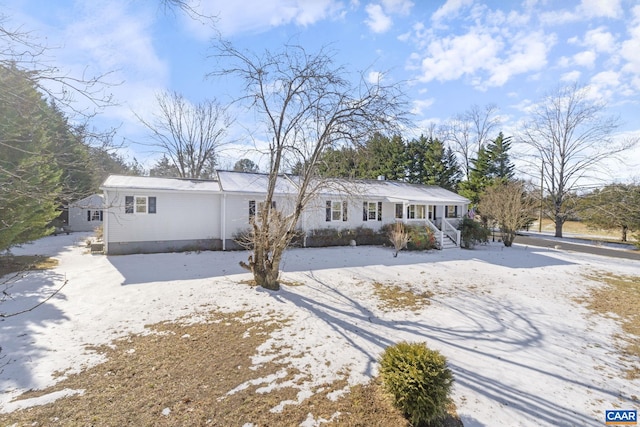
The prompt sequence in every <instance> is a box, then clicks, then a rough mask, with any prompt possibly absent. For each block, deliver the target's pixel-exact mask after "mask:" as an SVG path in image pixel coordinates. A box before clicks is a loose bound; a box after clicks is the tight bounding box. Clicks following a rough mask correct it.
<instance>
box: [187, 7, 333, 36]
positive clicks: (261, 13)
mask: <svg viewBox="0 0 640 427" xmlns="http://www.w3.org/2000/svg"><path fill="white" fill-rule="evenodd" d="M191 3H192V5H193V7H194V8H195V9H196V10H198V11H199V12H200V13H202V14H203V15H205V16H216V17H217V21H216V28H215V29H213V28H211V27H210V26H207V25H203V23H202V22H198V20H195V19H191V18H190V17H188V16H185V14H181V17H182V21H183V24H184V25H185V27H187V28H188V29H189V31H191V32H192V34H194V35H195V36H196V37H198V38H200V39H202V40H207V39H209V38H210V37H212V36H214V35H215V31H216V30H217V31H220V33H222V35H223V36H227V37H228V36H232V35H235V34H240V33H245V32H250V33H260V32H264V31H267V30H269V29H270V28H274V27H278V26H282V25H287V24H295V25H299V26H308V25H312V24H314V23H316V22H318V21H321V20H324V19H330V18H336V19H337V18H339V17H340V16H342V15H341V14H342V12H343V11H344V5H343V3H342V2H341V1H338V0H314V1H306V0H283V1H278V2H271V1H264V0H244V1H242V2H238V1H229V0H212V1H208V2H201V1H199V0H191Z"/></svg>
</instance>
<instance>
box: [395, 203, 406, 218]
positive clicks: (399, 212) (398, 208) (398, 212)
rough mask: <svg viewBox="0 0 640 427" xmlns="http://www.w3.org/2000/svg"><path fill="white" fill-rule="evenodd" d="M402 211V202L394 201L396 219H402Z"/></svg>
mask: <svg viewBox="0 0 640 427" xmlns="http://www.w3.org/2000/svg"><path fill="white" fill-rule="evenodd" d="M402 211H404V206H403V204H402V203H396V219H402Z"/></svg>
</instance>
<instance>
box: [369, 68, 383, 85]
mask: <svg viewBox="0 0 640 427" xmlns="http://www.w3.org/2000/svg"><path fill="white" fill-rule="evenodd" d="M382 77H383V74H382V73H381V72H380V71H370V72H369V74H368V75H367V82H369V83H371V84H378V83H380V82H381V81H382Z"/></svg>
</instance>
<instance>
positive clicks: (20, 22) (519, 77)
mask: <svg viewBox="0 0 640 427" xmlns="http://www.w3.org/2000/svg"><path fill="white" fill-rule="evenodd" d="M0 7H1V9H0V10H2V12H1V13H2V14H3V15H4V17H5V22H4V25H5V27H10V28H16V27H20V28H21V29H22V30H25V31H30V32H31V35H32V36H33V37H36V38H38V39H39V40H41V41H42V42H43V43H44V44H46V45H47V46H49V47H51V50H50V51H49V52H48V59H47V60H48V61H49V62H48V63H49V64H51V65H55V66H57V67H58V68H60V69H61V70H63V71H68V73H69V75H81V74H83V73H84V74H85V75H100V74H103V73H110V74H109V75H108V76H107V81H110V82H112V83H117V85H115V86H112V87H110V88H109V90H110V91H111V92H112V93H113V95H114V99H115V101H116V102H117V103H118V105H117V106H114V107H110V108H107V109H106V110H104V111H103V112H101V114H100V115H99V116H98V117H96V119H95V120H94V124H95V126H96V127H98V128H104V129H106V128H108V127H117V128H118V131H117V135H116V142H118V143H122V144H123V145H124V149H123V154H125V155H127V156H135V157H136V158H137V159H138V160H139V161H141V162H142V163H143V164H146V165H150V164H152V163H153V162H154V161H155V160H156V159H157V158H158V157H159V153H158V152H157V151H154V150H152V149H151V148H150V147H149V146H148V142H149V134H148V132H146V131H145V129H144V128H143V127H142V125H141V124H140V122H139V120H138V119H137V118H136V114H137V115H139V116H142V117H145V118H150V117H152V115H153V112H154V111H155V109H156V101H155V96H156V94H157V93H159V92H161V91H176V92H178V93H180V94H182V95H183V96H184V97H186V99H188V100H189V101H190V102H192V103H198V102H201V101H204V100H206V99H214V98H215V99H217V100H218V101H220V102H221V103H222V104H223V105H227V104H229V103H230V102H231V100H233V99H236V98H238V97H239V96H241V95H242V93H241V91H240V90H239V87H238V86H237V85H234V84H233V83H232V82H229V81H228V80H225V81H221V80H216V79H213V78H207V77H206V76H207V74H209V73H211V72H213V71H215V70H216V67H218V66H219V64H218V63H217V62H216V61H215V60H214V59H213V58H212V57H211V54H212V50H211V47H212V44H213V40H214V39H215V37H217V36H218V35H220V36H222V37H223V38H224V39H226V40H229V41H230V42H232V43H233V44H234V45H235V46H236V47H238V48H240V49H246V50H249V51H251V52H257V53H259V52H262V51H264V50H265V49H269V50H272V51H277V50H279V49H280V48H282V46H283V45H284V44H286V43H289V44H299V45H301V46H303V47H304V48H305V49H306V50H308V51H310V52H315V51H317V50H318V49H320V48H321V47H323V46H328V47H329V48H330V49H332V50H333V51H334V52H335V61H336V65H341V66H344V67H345V69H346V70H348V71H349V72H350V73H352V75H353V76H356V75H359V74H360V73H361V74H362V75H364V76H365V78H367V79H371V80H372V81H373V80H375V79H378V78H382V81H383V82H384V83H389V84H394V83H395V84H399V85H400V86H401V87H402V89H403V90H404V91H405V93H406V94H407V96H408V98H409V101H410V108H411V113H412V116H411V118H412V120H413V123H414V124H415V125H414V127H413V128H412V129H410V130H408V131H407V132H408V133H410V134H409V135H406V136H407V137H408V138H411V137H415V136H418V135H419V134H420V133H422V132H424V131H426V129H427V128H428V125H429V123H435V124H442V123H443V122H445V121H446V120H447V119H450V118H451V117H453V116H455V115H457V114H461V113H464V112H465V111H467V110H469V109H470V108H471V107H472V106H473V105H477V106H480V107H484V106H486V105H490V104H495V105H496V106H497V107H498V114H499V118H500V119H501V122H502V125H501V126H500V128H499V129H500V130H502V131H504V133H505V135H515V134H516V133H517V130H518V124H519V123H521V120H523V118H524V117H526V113H527V111H528V109H529V108H530V107H531V106H532V105H535V103H536V102H539V100H540V99H541V98H542V97H543V96H544V95H545V94H548V93H550V92H552V91H553V90H554V89H556V88H557V87H558V85H563V84H572V83H574V82H577V83H578V84H582V85H588V86H589V87H590V94H591V96H593V98H594V99H601V100H603V101H605V102H606V104H607V113H609V114H612V115H617V116H619V118H620V123H621V125H620V127H619V128H618V132H617V136H618V137H620V138H622V137H625V136H632V135H640V114H639V113H640V110H639V103H640V97H639V95H640V54H639V53H638V52H640V5H639V4H637V2H636V1H635V0H579V1H578V0H573V1H570V0H564V1H562V2H558V1H552V0H523V1H474V0H448V1H444V0H439V1H409V0H376V1H364V0H282V1H264V0H245V1H242V2H234V1H228V0H226V1H222V0H198V1H194V3H193V7H194V8H195V9H196V10H198V11H199V12H200V13H202V14H203V15H207V16H215V24H214V25H213V26H212V25H205V23H203V22H202V21H199V20H197V19H193V18H192V17H189V16H188V15H186V14H185V13H182V12H181V11H179V10H175V11H172V10H167V9H166V8H163V7H161V6H160V1H159V0H158V1H155V2H154V1H139V0H109V1H102V2H86V1H81V0H78V1H74V0H57V1H50V0H12V1H11V2H9V1H7V0H0ZM246 120H247V118H246V117H241V116H238V120H237V122H236V127H235V128H234V129H233V131H232V132H231V134H230V136H229V138H230V139H233V140H234V141H236V142H235V143H234V144H233V145H230V146H229V147H233V148H235V150H234V149H229V150H227V153H225V154H224V155H223V157H222V159H221V163H222V166H223V167H232V165H233V163H234V161H235V160H236V159H237V158H240V157H245V156H248V157H251V156H252V154H251V152H249V151H244V152H243V147H244V148H247V147H248V148H250V147H252V146H253V145H252V143H251V142H250V140H249V138H248V137H247V135H246V129H248V128H251V123H248V122H247V121H246ZM243 132H245V133H244V134H243ZM516 150H517V148H516ZM625 158H626V164H615V165H614V167H613V173H612V175H611V176H609V177H607V178H606V179H607V180H627V179H629V178H630V177H635V176H637V174H636V173H635V170H636V169H637V167H638V166H640V149H635V150H634V151H632V152H629V153H628V154H627V155H625Z"/></svg>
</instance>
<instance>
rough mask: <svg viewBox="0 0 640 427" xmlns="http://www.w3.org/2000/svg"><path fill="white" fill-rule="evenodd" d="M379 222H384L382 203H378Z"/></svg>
mask: <svg viewBox="0 0 640 427" xmlns="http://www.w3.org/2000/svg"><path fill="white" fill-rule="evenodd" d="M378 221H382V202H378Z"/></svg>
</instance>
